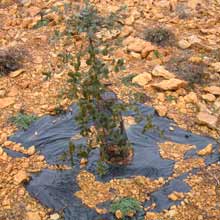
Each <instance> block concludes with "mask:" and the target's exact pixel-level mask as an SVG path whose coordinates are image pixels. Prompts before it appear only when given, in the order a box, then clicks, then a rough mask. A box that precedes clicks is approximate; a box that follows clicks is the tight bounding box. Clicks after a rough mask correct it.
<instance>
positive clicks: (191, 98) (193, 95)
mask: <svg viewBox="0 0 220 220" xmlns="http://www.w3.org/2000/svg"><path fill="white" fill-rule="evenodd" d="M184 100H185V102H187V103H194V104H196V103H198V97H197V94H196V93H195V92H190V93H189V94H187V95H186V96H184Z"/></svg>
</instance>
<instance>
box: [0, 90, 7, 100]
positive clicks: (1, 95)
mask: <svg viewBox="0 0 220 220" xmlns="http://www.w3.org/2000/svg"><path fill="white" fill-rule="evenodd" d="M5 95H6V91H5V90H4V89H0V98H3V97H4V96H5Z"/></svg>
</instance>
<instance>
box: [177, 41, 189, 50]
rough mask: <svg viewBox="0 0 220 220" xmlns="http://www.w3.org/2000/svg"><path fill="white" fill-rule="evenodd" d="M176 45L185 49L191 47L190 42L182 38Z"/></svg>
mask: <svg viewBox="0 0 220 220" xmlns="http://www.w3.org/2000/svg"><path fill="white" fill-rule="evenodd" d="M178 45H179V47H180V48H181V49H187V48H189V47H191V45H192V44H191V43H190V42H189V41H187V40H185V39H183V40H180V41H179V42H178Z"/></svg>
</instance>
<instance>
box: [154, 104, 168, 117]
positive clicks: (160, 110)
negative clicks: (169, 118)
mask: <svg viewBox="0 0 220 220" xmlns="http://www.w3.org/2000/svg"><path fill="white" fill-rule="evenodd" d="M154 107H155V109H156V111H157V113H158V115H159V116H160V117H164V116H166V114H167V112H168V108H167V106H165V105H156V106H154Z"/></svg>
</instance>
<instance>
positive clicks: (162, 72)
mask: <svg viewBox="0 0 220 220" xmlns="http://www.w3.org/2000/svg"><path fill="white" fill-rule="evenodd" d="M152 75H153V76H160V77H163V78H165V79H173V78H175V77H176V76H175V74H174V73H171V72H169V71H168V70H166V69H165V67H164V66H160V65H156V66H155V67H154V69H153V71H152Z"/></svg>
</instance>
